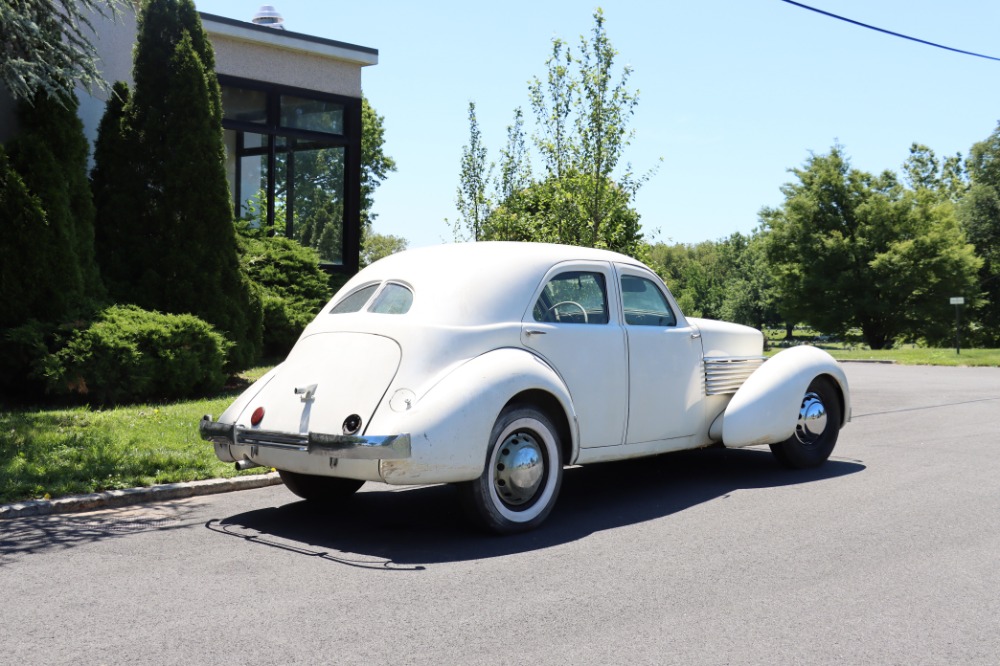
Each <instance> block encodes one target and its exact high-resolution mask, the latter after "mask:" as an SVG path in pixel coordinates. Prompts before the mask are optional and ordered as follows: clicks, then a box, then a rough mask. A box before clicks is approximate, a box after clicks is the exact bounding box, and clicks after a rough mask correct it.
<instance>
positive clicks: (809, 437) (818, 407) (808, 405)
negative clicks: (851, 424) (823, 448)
mask: <svg viewBox="0 0 1000 666" xmlns="http://www.w3.org/2000/svg"><path fill="white" fill-rule="evenodd" d="M824 430H826V406H825V405H824V404H823V401H822V400H821V399H820V397H819V395H817V394H816V393H812V392H809V393H806V395H805V397H804V398H803V399H802V407H801V408H800V409H799V421H798V423H797V424H796V425H795V438H796V439H798V440H799V442H801V443H802V444H806V445H811V444H815V443H816V441H817V440H818V439H819V438H820V436H821V435H822V434H823V431H824Z"/></svg>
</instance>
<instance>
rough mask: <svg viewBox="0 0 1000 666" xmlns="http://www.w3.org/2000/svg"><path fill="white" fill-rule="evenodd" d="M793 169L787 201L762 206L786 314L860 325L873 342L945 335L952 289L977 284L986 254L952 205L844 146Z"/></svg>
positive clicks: (820, 324)
mask: <svg viewBox="0 0 1000 666" xmlns="http://www.w3.org/2000/svg"><path fill="white" fill-rule="evenodd" d="M792 173H794V174H795V176H796V178H797V181H798V182H792V183H787V184H786V185H785V186H783V187H782V192H783V194H784V195H785V202H784V204H783V205H782V206H781V207H780V208H773V209H764V210H763V211H762V212H761V218H762V220H763V222H764V224H765V225H766V227H767V228H768V229H769V230H770V233H769V236H768V243H767V254H768V259H769V261H770V262H771V263H772V265H773V266H774V267H775V271H776V278H777V282H778V285H779V289H780V290H781V292H782V294H783V301H782V308H783V314H785V315H786V317H787V318H788V319H790V320H792V321H802V322H806V323H808V324H810V325H812V326H813V327H814V328H816V329H817V330H819V331H821V332H824V333H834V334H842V333H844V332H846V330H847V329H848V328H851V327H855V326H856V327H859V328H860V329H861V332H862V336H863V338H864V340H865V342H866V343H867V344H868V345H869V346H870V347H871V348H872V349H884V348H886V347H890V346H892V345H893V344H894V342H895V341H897V340H899V339H905V338H917V337H923V338H924V339H928V340H934V339H938V338H939V337H940V336H941V335H942V328H943V327H942V326H941V325H942V324H944V325H945V326H946V325H947V324H946V322H949V321H950V318H949V305H948V297H949V296H953V295H956V294H963V293H966V294H970V293H972V292H973V290H974V288H975V282H976V271H978V269H979V266H980V263H981V262H980V260H979V259H978V258H977V257H976V256H975V253H974V251H973V248H972V246H971V245H968V244H967V243H966V242H965V237H964V235H963V234H962V233H961V230H960V228H959V226H958V224H957V220H956V217H955V213H954V206H953V204H952V203H951V202H950V201H942V200H941V198H940V197H938V196H934V195H931V194H928V192H927V191H926V190H918V191H916V192H914V191H910V190H906V189H905V188H904V187H902V185H900V183H899V182H898V181H897V179H896V177H895V175H894V174H893V173H892V172H888V171H887V172H883V173H882V174H881V175H879V176H873V175H871V174H869V173H866V172H863V171H859V170H856V169H853V168H851V166H850V163H849V160H848V159H847V157H846V156H845V155H844V152H843V148H842V147H841V146H839V145H836V146H834V147H833V148H831V150H830V152H829V153H828V154H826V155H815V154H814V155H811V156H810V157H809V159H808V160H807V161H806V163H805V165H804V166H803V167H802V168H799V169H792Z"/></svg>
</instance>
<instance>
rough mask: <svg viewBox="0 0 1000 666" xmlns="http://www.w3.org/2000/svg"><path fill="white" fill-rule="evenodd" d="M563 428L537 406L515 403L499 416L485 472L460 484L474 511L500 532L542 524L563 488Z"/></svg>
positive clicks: (468, 507)
mask: <svg viewBox="0 0 1000 666" xmlns="http://www.w3.org/2000/svg"><path fill="white" fill-rule="evenodd" d="M561 444H562V442H561V441H560V439H559V432H558V430H556V428H555V426H553V425H552V422H551V421H550V420H549V418H548V417H547V416H546V415H545V414H544V413H543V412H541V411H539V410H538V409H536V408H534V407H530V406H524V405H515V406H510V407H507V408H505V409H504V410H503V411H502V412H501V413H500V416H499V417H497V421H496V424H495V425H494V426H493V431H492V433H491V435H490V441H489V447H488V448H487V451H486V466H485V469H484V470H483V474H482V476H480V477H479V478H478V479H476V480H474V481H469V482H467V483H464V484H462V485H461V487H460V490H461V492H462V496H463V501H464V504H465V507H466V510H467V512H468V513H469V515H470V516H471V517H472V518H473V520H475V521H476V522H477V523H478V524H479V525H480V526H482V527H483V528H485V529H486V530H488V531H490V532H494V533H496V534H512V533H516V532H525V531H527V530H531V529H534V528H535V527H538V526H539V525H540V524H541V523H542V522H543V521H544V520H545V519H546V518H547V517H548V515H549V513H551V512H552V507H553V506H555V503H556V498H557V497H558V496H559V489H560V488H561V487H562V476H563V460H562V446H561Z"/></svg>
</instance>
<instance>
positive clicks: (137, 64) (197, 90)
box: [95, 0, 262, 368]
mask: <svg viewBox="0 0 1000 666" xmlns="http://www.w3.org/2000/svg"><path fill="white" fill-rule="evenodd" d="M138 33H139V36H138V42H137V44H136V47H135V51H134V67H133V79H134V81H135V85H134V87H133V89H132V92H131V95H130V96H128V99H127V100H126V101H124V104H123V106H121V107H120V108H119V107H117V106H116V105H115V104H112V105H111V106H110V107H109V111H108V113H109V115H108V116H106V117H105V120H104V122H102V126H101V131H102V145H101V146H100V150H99V151H98V153H97V158H98V159H99V160H101V159H116V160H118V159H120V160H124V163H121V164H114V165H112V164H108V163H106V162H103V161H99V163H98V164H97V175H96V176H95V181H96V185H97V186H98V187H97V189H99V191H98V193H97V196H96V199H97V201H98V203H99V204H100V205H101V208H100V210H99V226H100V227H101V231H100V233H99V237H100V238H101V239H102V242H103V245H104V247H105V248H107V247H109V246H110V247H115V246H117V248H118V249H117V250H116V253H117V257H118V259H119V260H120V261H115V262H111V263H109V264H107V265H106V266H105V267H104V268H105V270H106V271H107V273H108V277H109V278H110V279H109V286H110V287H111V288H112V289H113V292H114V295H115V296H116V298H117V299H118V300H119V301H120V302H129V303H135V304H137V305H139V306H141V307H144V308H147V309H153V310H160V311H163V312H168V313H191V314H194V315H196V316H198V317H201V318H202V319H204V320H206V321H208V322H209V323H211V324H213V325H215V326H216V327H218V328H219V329H220V330H221V331H222V332H223V333H224V334H225V335H226V336H227V337H228V338H229V339H230V340H231V341H233V342H234V343H235V347H234V348H233V350H232V351H231V354H230V359H229V364H230V367H231V368H241V367H246V366H248V365H249V364H251V363H253V362H254V360H255V359H256V358H258V356H259V354H260V350H261V331H262V323H261V322H262V319H261V317H262V311H261V302H260V295H259V294H258V293H257V291H256V290H254V289H253V287H252V285H251V283H250V282H249V280H248V279H247V278H246V276H245V275H243V273H242V272H241V271H240V266H239V261H238V257H237V241H236V232H235V228H234V225H233V219H232V203H231V200H230V196H229V186H228V183H227V181H226V173H225V153H224V147H223V142H222V102H221V96H220V92H219V84H218V80H217V79H216V76H215V57H214V54H213V51H212V46H211V44H210V42H209V40H208V36H207V34H206V33H205V31H204V29H203V28H202V26H201V21H200V19H199V17H198V13H197V11H196V10H195V7H194V3H193V2H192V1H191V0H150V1H149V2H147V3H146V4H145V5H144V6H143V10H142V12H141V13H140V15H139V23H138ZM119 90H120V88H119ZM109 133H110V134H109ZM114 133H120V136H111V134H114ZM109 176H121V177H122V179H121V181H119V182H117V183H115V182H113V181H109V179H108V177H109ZM109 187H111V188H115V187H117V188H121V189H122V190H123V192H121V193H119V194H112V193H110V192H109V191H108V189H107V188H109ZM116 203H124V204H127V205H130V209H128V210H124V211H123V210H120V209H116ZM109 206H110V208H109ZM101 255H102V256H107V255H108V251H107V249H105V250H103V251H102V252H101Z"/></svg>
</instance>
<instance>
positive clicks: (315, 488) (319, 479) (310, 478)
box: [278, 469, 365, 503]
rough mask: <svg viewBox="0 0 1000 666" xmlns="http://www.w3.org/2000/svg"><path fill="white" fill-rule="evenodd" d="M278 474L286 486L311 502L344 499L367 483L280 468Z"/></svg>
mask: <svg viewBox="0 0 1000 666" xmlns="http://www.w3.org/2000/svg"><path fill="white" fill-rule="evenodd" d="M278 475H279V476H281V480H282V481H283V482H284V483H285V487H286V488H288V489H289V490H291V491H292V492H293V493H295V494H296V495H298V496H299V497H301V498H302V499H305V500H309V501H310V502H323V503H329V502H335V501H337V500H344V499H347V498H348V497H350V496H351V495H353V494H354V493H356V492H357V491H358V489H359V488H361V486H363V485H364V484H365V482H364V481H357V480H355V479H340V478H337V477H333V476H316V475H314V474H300V473H298V472H289V471H288V470H284V469H279V470H278Z"/></svg>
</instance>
